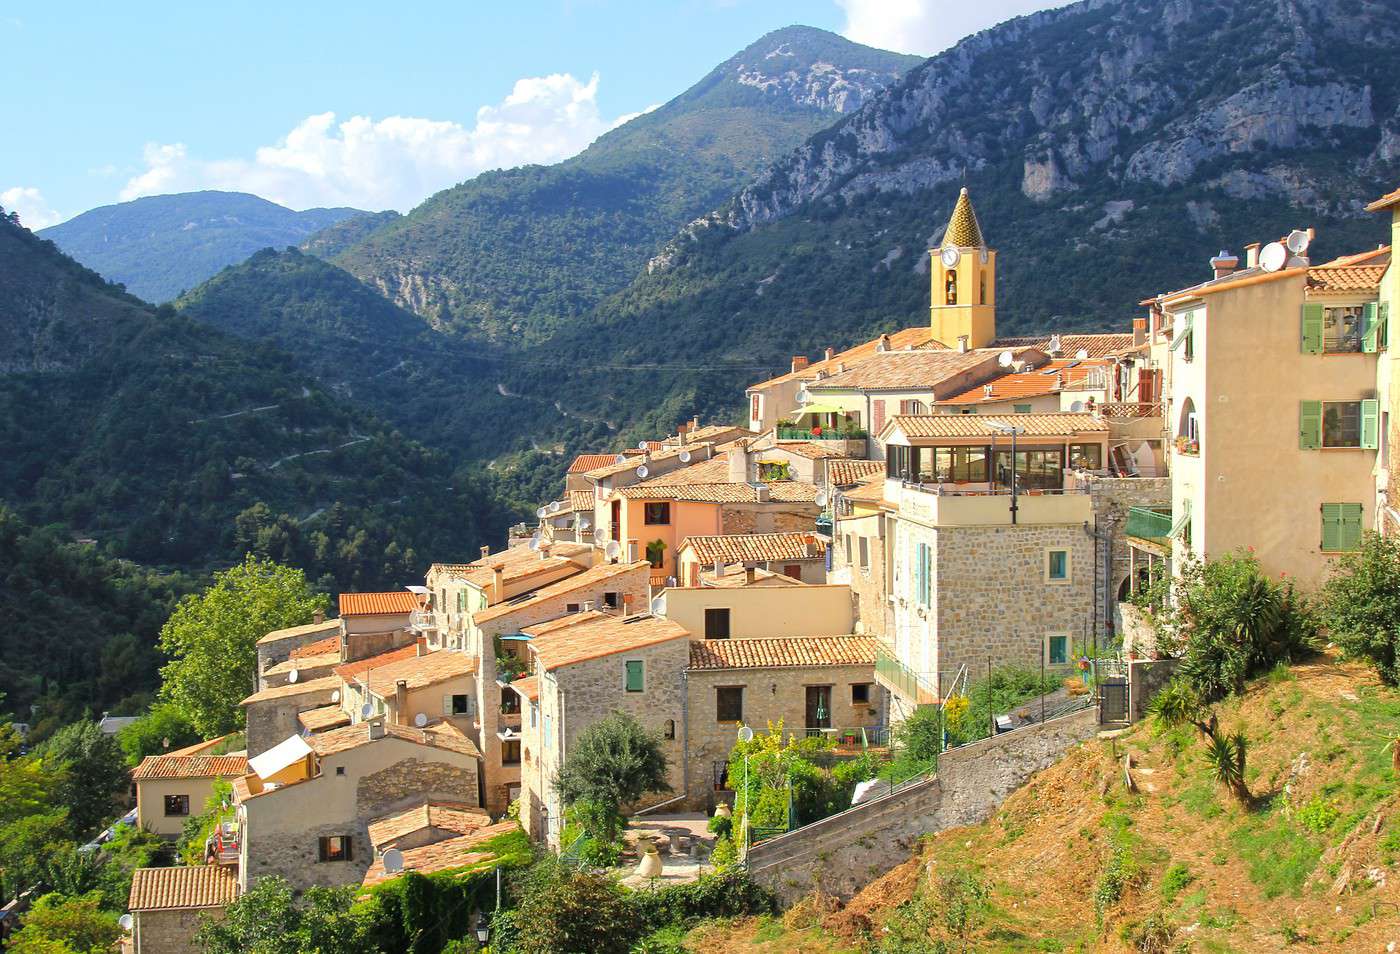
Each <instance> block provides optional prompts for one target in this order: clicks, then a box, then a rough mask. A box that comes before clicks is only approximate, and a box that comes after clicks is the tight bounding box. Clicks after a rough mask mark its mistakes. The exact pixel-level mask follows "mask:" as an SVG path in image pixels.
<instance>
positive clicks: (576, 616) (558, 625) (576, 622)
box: [524, 610, 610, 636]
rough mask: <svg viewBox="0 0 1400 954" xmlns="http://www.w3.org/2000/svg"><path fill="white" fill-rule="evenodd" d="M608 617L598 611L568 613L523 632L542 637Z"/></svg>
mask: <svg viewBox="0 0 1400 954" xmlns="http://www.w3.org/2000/svg"><path fill="white" fill-rule="evenodd" d="M609 617H610V614H608V613H604V612H601V611H599V610H588V611H587V612H585V613H570V614H569V615H568V616H560V617H559V618H558V619H551V620H549V621H548V622H544V623H536V624H535V625H533V626H527V627H525V630H524V632H525V633H526V634H528V635H530V636H544V635H546V634H548V633H553V632H557V631H558V630H561V629H568V628H569V627H570V626H580V625H582V624H583V623H590V622H592V621H593V620H595V619H608V618H609Z"/></svg>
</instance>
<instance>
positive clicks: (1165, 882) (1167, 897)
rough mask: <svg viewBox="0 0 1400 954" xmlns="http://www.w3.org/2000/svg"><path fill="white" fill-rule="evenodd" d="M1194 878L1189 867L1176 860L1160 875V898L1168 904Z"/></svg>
mask: <svg viewBox="0 0 1400 954" xmlns="http://www.w3.org/2000/svg"><path fill="white" fill-rule="evenodd" d="M1195 880H1196V876H1195V875H1193V874H1192V873H1191V869H1190V868H1188V867H1187V866H1186V865H1184V864H1182V863H1181V862H1177V863H1176V864H1174V865H1172V866H1171V867H1170V868H1168V869H1167V870H1166V873H1165V874H1163V875H1162V900H1164V901H1166V902H1167V903H1168V904H1170V903H1171V902H1173V901H1175V900H1176V898H1177V895H1179V894H1181V892H1183V891H1185V890H1186V888H1187V887H1188V886H1189V885H1190V884H1191V882H1193V881H1195Z"/></svg>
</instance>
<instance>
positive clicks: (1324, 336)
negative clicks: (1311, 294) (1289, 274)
mask: <svg viewBox="0 0 1400 954" xmlns="http://www.w3.org/2000/svg"><path fill="white" fill-rule="evenodd" d="M1384 325H1385V312H1384V310H1383V309H1382V307H1381V306H1379V305H1377V304H1376V303H1375V302H1371V303H1369V304H1365V305H1337V306H1332V307H1328V306H1324V305H1320V304H1307V305H1304V306H1303V341H1302V347H1303V352H1304V353H1305V354H1360V353H1362V352H1367V353H1370V352H1375V351H1379V350H1380V349H1381V348H1383V347H1384V346H1385V345H1384V337H1385V330H1384Z"/></svg>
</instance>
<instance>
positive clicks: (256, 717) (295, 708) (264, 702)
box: [239, 675, 341, 758]
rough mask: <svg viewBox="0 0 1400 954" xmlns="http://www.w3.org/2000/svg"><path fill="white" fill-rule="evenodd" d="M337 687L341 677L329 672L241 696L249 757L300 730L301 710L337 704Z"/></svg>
mask: <svg viewBox="0 0 1400 954" xmlns="http://www.w3.org/2000/svg"><path fill="white" fill-rule="evenodd" d="M340 690H341V681H340V677H339V676H336V675H330V676H322V677H321V678H320V679H311V680H308V681H306V682H301V681H300V680H298V681H297V682H294V683H287V684H284V685H281V686H274V687H272V688H270V689H262V690H260V691H258V692H255V693H253V694H252V695H251V696H249V697H248V698H246V699H244V700H243V701H242V702H240V703H239V705H240V706H242V707H243V711H244V715H245V716H246V717H247V739H248V756H249V758H252V757H254V756H257V755H261V754H262V753H263V752H266V751H267V750H268V749H270V748H272V747H273V746H274V745H276V744H277V743H279V742H281V741H282V740H283V739H285V738H286V737H287V736H289V735H296V734H297V733H299V732H300V731H301V728H302V725H301V722H300V721H299V719H298V716H299V715H300V714H301V713H302V712H305V711H306V710H308V709H317V708H322V707H325V706H330V705H339V703H340Z"/></svg>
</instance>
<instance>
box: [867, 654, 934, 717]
mask: <svg viewBox="0 0 1400 954" xmlns="http://www.w3.org/2000/svg"><path fill="white" fill-rule="evenodd" d="M875 679H876V681H878V682H880V683H883V684H884V685H885V686H886V687H888V688H889V689H890V690H892V691H893V692H897V693H899V695H900V696H902V697H903V698H905V699H908V700H910V701H911V702H913V703H914V704H915V705H931V704H933V703H936V702H938V674H937V673H917V672H915V671H914V670H912V669H910V668H909V667H907V666H905V665H904V664H903V663H902V662H900V661H899V660H898V659H896V658H895V657H894V656H893V655H892V654H891V653H890V652H889V651H888V650H886V649H884V648H883V647H881V648H879V649H877V650H876V652H875Z"/></svg>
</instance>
